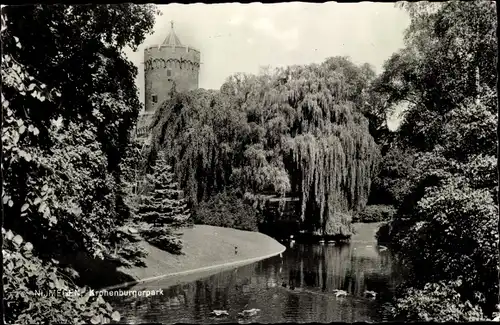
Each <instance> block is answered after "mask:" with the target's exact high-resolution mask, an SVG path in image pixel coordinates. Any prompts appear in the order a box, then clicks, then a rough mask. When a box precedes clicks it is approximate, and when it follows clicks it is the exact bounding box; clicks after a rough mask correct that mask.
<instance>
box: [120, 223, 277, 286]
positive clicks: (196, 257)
mask: <svg viewBox="0 0 500 325" xmlns="http://www.w3.org/2000/svg"><path fill="white" fill-rule="evenodd" d="M182 231H183V235H182V239H183V242H184V247H183V250H182V251H183V253H184V254H183V255H173V254H170V253H167V252H165V251H162V250H160V249H158V248H156V247H154V246H151V245H149V244H147V243H145V242H143V243H141V245H143V246H144V247H145V248H146V250H147V251H148V253H149V254H148V256H147V257H146V259H145V261H144V262H145V264H146V266H145V267H132V268H119V269H118V271H120V272H122V273H124V274H126V275H127V276H129V277H130V278H133V279H134V280H142V279H147V278H152V277H158V276H163V275H166V274H173V273H180V272H186V271H191V270H197V269H201V268H207V267H215V266H217V265H221V266H222V265H224V264H228V263H237V262H244V261H245V260H249V259H257V258H260V257H264V256H269V255H275V254H279V253H280V252H281V251H283V250H284V248H285V247H284V246H283V245H281V244H280V243H278V242H277V241H276V240H274V239H272V238H271V237H268V236H266V235H264V234H261V233H258V232H251V231H242V230H235V229H230V228H221V227H214V226H206V225H196V226H194V227H193V228H188V229H183V230H182ZM235 247H237V254H236V252H235Z"/></svg>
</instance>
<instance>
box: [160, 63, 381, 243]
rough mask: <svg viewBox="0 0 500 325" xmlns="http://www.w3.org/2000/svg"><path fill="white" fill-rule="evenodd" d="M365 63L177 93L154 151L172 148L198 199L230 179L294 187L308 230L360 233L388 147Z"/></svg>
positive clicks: (242, 185)
mask: <svg viewBox="0 0 500 325" xmlns="http://www.w3.org/2000/svg"><path fill="white" fill-rule="evenodd" d="M365 71H366V66H363V67H361V68H359V67H357V66H355V65H354V64H352V63H351V62H350V61H349V60H347V59H345V58H332V59H329V60H327V61H325V62H324V63H323V64H313V65H308V66H292V67H287V68H283V69H277V70H275V71H273V72H272V73H269V72H266V73H261V74H260V75H245V74H237V75H234V76H232V77H230V78H228V80H227V82H226V83H224V85H223V86H222V87H221V90H220V91H207V90H196V91H192V92H189V93H186V94H175V95H173V96H172V99H170V100H168V101H167V102H165V103H163V105H162V106H161V107H160V109H159V110H158V112H157V114H156V117H155V119H154V121H153V146H152V149H153V150H152V153H153V154H154V152H156V151H158V150H160V149H166V151H167V152H169V156H170V163H171V164H172V165H173V166H174V167H175V170H176V174H177V176H178V177H179V179H178V181H179V183H180V184H182V186H183V189H184V190H185V192H186V194H187V195H188V196H189V197H190V198H191V199H192V201H194V203H196V202H199V201H200V200H204V199H205V198H207V197H209V196H211V195H213V194H215V193H217V192H220V191H223V190H224V189H225V188H228V187H236V188H238V189H240V190H241V192H243V193H251V194H259V193H262V192H275V193H279V194H280V195H282V196H284V195H286V194H287V193H289V192H291V191H293V192H295V193H299V194H300V198H301V207H302V208H301V220H302V222H303V226H304V227H305V228H306V229H307V230H309V231H310V232H314V233H317V234H321V235H336V234H342V235H350V234H351V217H350V215H351V213H352V211H358V210H360V209H362V208H363V207H364V205H365V204H366V201H367V198H368V194H369V191H370V185H371V178H372V176H373V174H374V172H375V167H376V164H377V162H378V155H379V153H378V148H377V146H376V144H375V142H374V140H373V138H372V137H371V135H370V133H369V130H368V120H367V119H366V118H365V117H364V116H363V114H362V107H361V106H362V103H363V96H364V90H365V89H366V88H367V87H368V78H366V76H367V75H369V74H367V73H366V72H365Z"/></svg>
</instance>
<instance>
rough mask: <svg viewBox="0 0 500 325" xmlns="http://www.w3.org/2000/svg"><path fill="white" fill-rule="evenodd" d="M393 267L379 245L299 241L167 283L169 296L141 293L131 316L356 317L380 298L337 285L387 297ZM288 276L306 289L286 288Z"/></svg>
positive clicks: (147, 319)
mask: <svg viewBox="0 0 500 325" xmlns="http://www.w3.org/2000/svg"><path fill="white" fill-rule="evenodd" d="M373 252H375V254H373ZM391 268H392V259H391V256H390V254H389V252H383V253H381V254H380V256H379V255H378V254H377V253H376V251H375V250H366V251H363V252H358V251H353V248H352V246H350V245H343V246H330V245H328V246H319V245H315V246H312V245H296V247H295V248H293V249H288V250H287V251H285V253H284V254H283V258H280V257H275V258H272V259H268V260H264V261H261V262H259V263H255V264H251V265H247V266H243V267H240V268H238V269H237V270H228V271H225V272H221V273H218V274H215V275H212V276H210V277H208V278H205V279H202V280H198V281H196V282H192V283H188V284H184V285H177V286H173V287H170V288H168V289H164V296H157V297H154V298H149V299H145V298H142V299H141V300H139V299H137V298H136V304H135V305H129V306H130V309H129V313H130V314H134V316H135V317H133V318H130V319H131V320H133V321H134V322H137V323H140V322H159V321H161V322H163V323H165V322H173V321H178V320H182V321H183V322H186V321H187V322H189V321H188V320H192V321H195V322H210V321H211V319H209V318H208V317H209V316H208V314H209V313H210V312H211V311H212V310H214V309H226V310H232V311H235V310H238V311H241V310H243V309H248V308H254V307H255V308H262V309H263V312H262V314H265V313H271V314H272V313H277V314H276V316H269V315H268V316H266V317H271V318H272V320H273V322H283V321H301V322H302V321H304V322H317V321H320V322H331V321H334V320H341V321H345V322H350V321H356V320H360V319H364V318H363V317H365V316H363V315H365V314H366V315H368V314H370V313H372V312H371V309H373V308H376V307H374V306H375V305H376V304H378V302H377V301H364V300H362V301H360V300H349V299H347V300H339V299H335V298H333V297H332V296H331V292H332V290H333V289H343V290H347V291H348V292H350V294H351V295H356V296H358V297H359V296H362V295H363V293H364V291H365V290H374V291H376V292H378V293H379V295H380V296H382V297H385V296H390V294H391V290H392V288H393V287H394V285H395V284H396V278H395V277H394V276H393V274H392V273H391ZM280 270H281V272H280ZM283 282H285V283H286V284H288V285H292V286H294V287H296V288H297V289H299V288H301V289H302V290H294V291H290V288H286V289H285V288H282V287H281V284H282V283H283ZM276 287H278V288H276ZM169 299H170V300H169ZM176 300H177V301H179V302H180V306H177V307H175V308H174V306H173V305H172V303H171V302H172V301H174V302H175V301H176ZM169 301H170V302H169ZM132 306H133V307H132ZM168 306H170V307H168ZM256 306H259V307H256ZM273 306H274V307H273ZM264 309H267V312H264ZM373 315H376V314H373ZM275 317H276V318H275ZM280 317H281V318H280ZM360 317H361V318H360ZM366 317H369V316H366ZM139 318H140V319H139ZM366 319H368V318H366ZM375 319H376V318H375Z"/></svg>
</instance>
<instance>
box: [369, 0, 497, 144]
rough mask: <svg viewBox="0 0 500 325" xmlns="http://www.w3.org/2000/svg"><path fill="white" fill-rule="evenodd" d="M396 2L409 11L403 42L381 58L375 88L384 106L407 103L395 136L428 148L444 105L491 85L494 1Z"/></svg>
mask: <svg viewBox="0 0 500 325" xmlns="http://www.w3.org/2000/svg"><path fill="white" fill-rule="evenodd" d="M402 6H403V7H404V8H407V9H408V12H409V13H410V17H411V24H410V26H409V28H408V30H407V31H406V35H405V40H406V47H405V48H404V49H403V50H401V51H399V52H397V53H395V54H393V56H392V57H391V58H390V59H389V60H388V61H387V62H386V63H385V67H384V72H383V73H382V75H381V76H380V78H379V80H378V81H377V84H378V86H377V87H375V89H378V90H379V91H381V92H382V93H384V94H386V95H387V96H388V105H389V106H394V105H395V104H398V103H401V102H406V103H407V104H408V108H407V111H406V113H405V116H406V117H404V118H403V121H402V124H401V126H400V132H399V135H400V137H401V140H402V141H404V142H405V143H407V144H408V145H411V146H412V147H414V148H417V149H419V150H430V149H432V147H433V146H434V145H435V144H436V141H438V139H439V133H440V132H441V130H442V127H443V125H445V124H446V122H447V120H446V118H445V117H444V116H445V114H446V113H447V112H449V110H451V109H453V108H455V107H457V106H458V105H460V104H462V102H463V101H464V100H467V99H469V98H478V97H479V96H482V95H484V94H485V93H488V92H490V90H493V89H496V78H497V76H496V57H497V40H496V37H495V32H496V6H495V2H493V1H487V0H480V1H470V2H466V3H464V2H462V1H447V2H443V3H428V2H422V3H418V4H416V3H409V2H407V3H403V4H402ZM436 54H439V55H436ZM494 111H496V108H494ZM492 112H493V111H492Z"/></svg>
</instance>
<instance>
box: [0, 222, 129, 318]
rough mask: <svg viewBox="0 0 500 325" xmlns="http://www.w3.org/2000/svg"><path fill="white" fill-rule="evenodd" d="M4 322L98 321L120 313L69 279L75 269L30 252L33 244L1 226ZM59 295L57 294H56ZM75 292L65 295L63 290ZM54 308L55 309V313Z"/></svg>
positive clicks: (75, 275)
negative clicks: (41, 258) (2, 239)
mask: <svg viewBox="0 0 500 325" xmlns="http://www.w3.org/2000/svg"><path fill="white" fill-rule="evenodd" d="M2 237H3V238H4V242H3V243H4V244H3V248H2V257H3V265H4V267H3V276H2V280H3V283H4V295H5V297H4V299H5V321H6V323H7V324H37V323H51V324H88V323H92V324H99V323H106V322H109V321H110V320H111V319H113V320H115V321H118V320H120V314H119V313H118V312H117V311H113V308H112V307H111V305H110V304H109V303H107V302H105V301H104V299H103V298H102V297H101V296H100V295H93V294H92V291H91V290H90V289H89V288H88V287H79V286H76V285H75V284H73V282H72V280H74V279H75V278H76V277H77V274H76V273H75V271H74V270H71V269H62V268H61V267H60V266H59V265H58V263H57V262H55V261H54V260H52V261H42V260H40V259H39V258H37V257H36V256H34V255H33V253H32V250H33V245H32V244H31V243H30V242H25V241H24V240H23V238H22V237H21V236H19V235H15V234H14V233H13V232H12V231H10V230H7V231H6V230H5V229H4V228H2ZM58 292H59V293H61V294H56V293H58ZM70 292H73V293H74V294H68V295H65V294H64V293H70ZM54 311H57V312H54Z"/></svg>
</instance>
